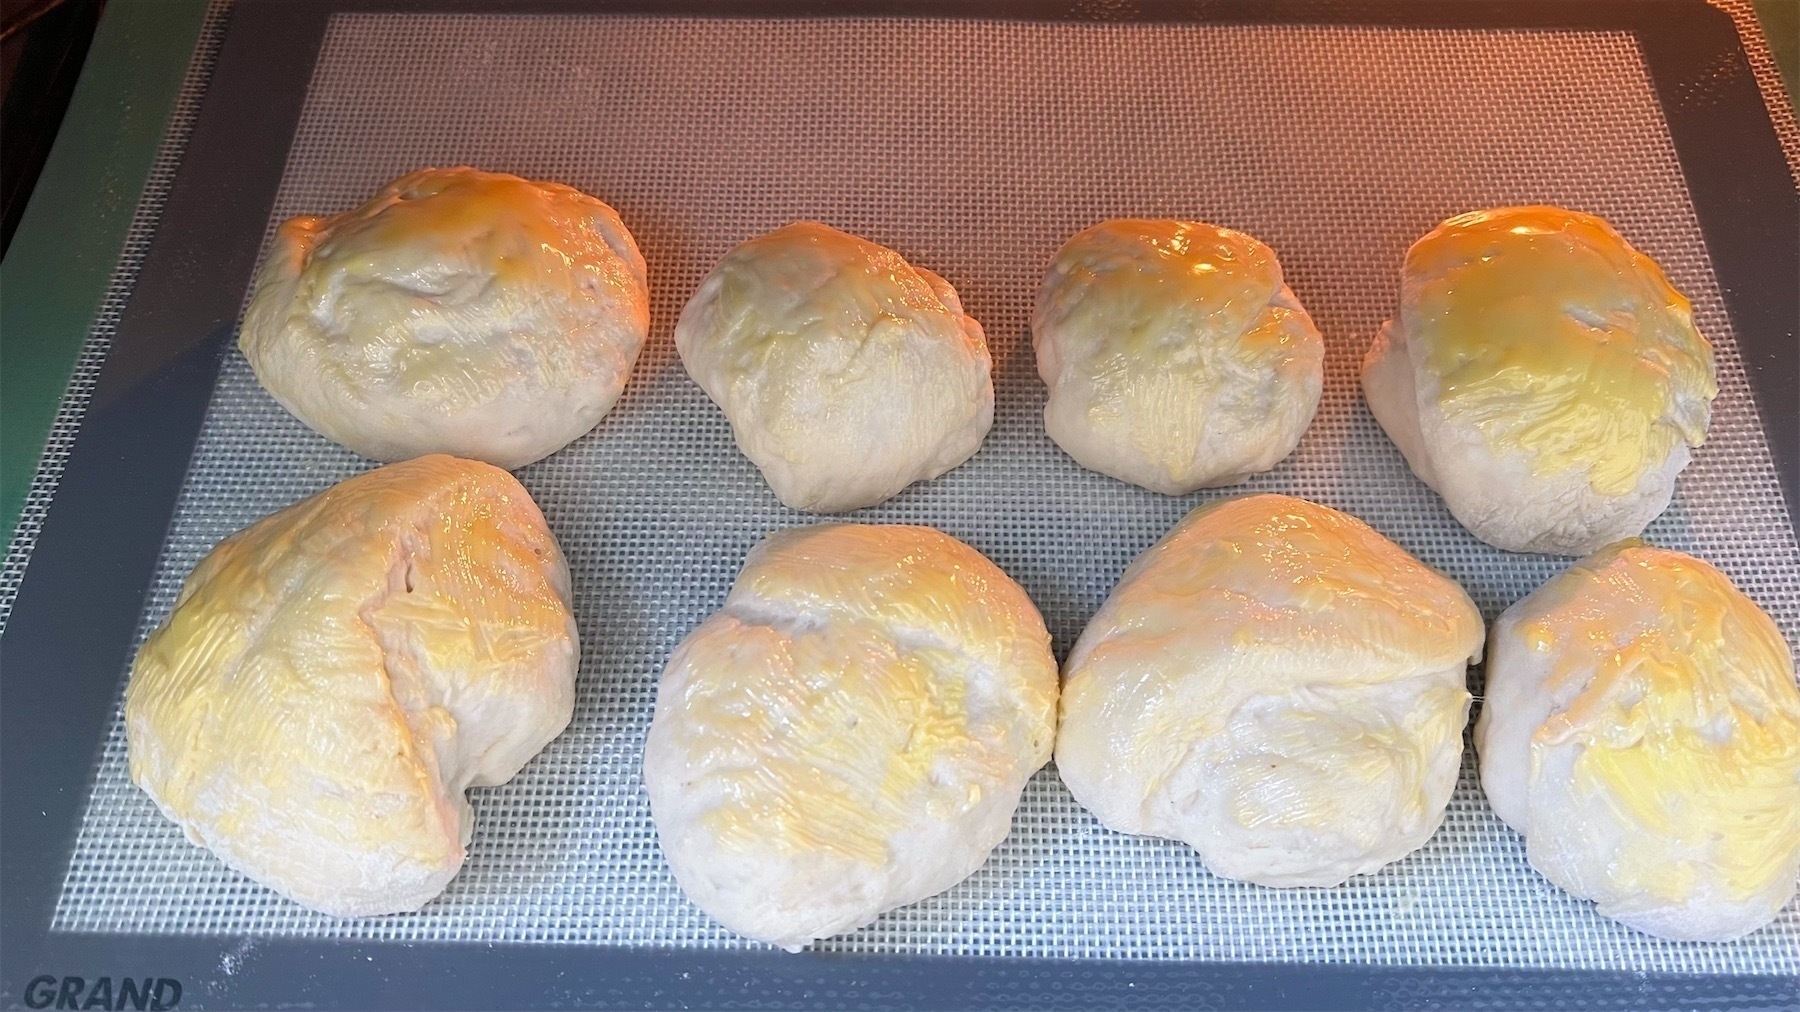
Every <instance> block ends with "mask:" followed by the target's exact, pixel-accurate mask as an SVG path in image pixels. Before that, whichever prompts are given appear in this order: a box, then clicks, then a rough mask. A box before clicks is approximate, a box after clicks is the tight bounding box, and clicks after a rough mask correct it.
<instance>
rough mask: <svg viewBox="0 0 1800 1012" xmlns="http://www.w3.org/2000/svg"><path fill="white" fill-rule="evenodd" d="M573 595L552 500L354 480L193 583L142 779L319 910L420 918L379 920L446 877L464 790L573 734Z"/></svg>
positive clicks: (159, 696) (453, 861)
mask: <svg viewBox="0 0 1800 1012" xmlns="http://www.w3.org/2000/svg"><path fill="white" fill-rule="evenodd" d="M568 594H569V587H568V575H567V571H566V569H565V568H564V566H563V562H562V557H561V553H560V552H559V551H558V549H557V547H556V544H555V542H554V540H553V539H552V538H551V536H550V533H549V531H548V530H547V529H546V528H545V526H544V522H543V519H542V517H541V515H540V514H539V513H538V510H537V507H536V505H535V504H533V503H532V501H531V499H530V497H529V496H528V495H527V494H526V493H525V490H524V489H523V488H522V487H521V486H519V484H518V483H517V482H516V481H515V480H513V479H512V477H511V476H510V475H508V474H506V473H505V472H503V471H500V470H499V469H497V468H493V467H489V466H488V465H485V464H479V463H475V462H472V461H462V460H455V459H453V458H449V457H442V456H438V457H424V458H419V459H417V460H412V461H408V462H406V463H404V464H396V465H392V466H389V467H386V468H382V469H380V470H377V471H373V472H370V473H367V474H364V475H361V476H359V477H356V478H352V479H350V480H348V481H345V482H342V483H340V484H338V485H336V486H334V487H332V488H330V489H327V490H326V491H324V492H321V493H319V494H318V495H316V496H313V497H312V498H310V499H306V500H304V501H302V502H300V503H297V504H295V505H293V506H290V507H288V508H287V509H285V510H282V511H280V512H278V513H275V514H273V515H271V516H269V517H266V518H264V519H263V520H261V521H258V522H257V523H256V524H253V525H252V526H250V527H248V528H245V529H244V530H243V531H240V532H238V533H237V534H234V535H232V536H231V537H230V538H228V539H226V540H225V541H224V542H222V543H221V544H220V545H219V546H218V547H217V548H215V549H214V550H213V551H212V552H211V553H209V554H208V555H207V556H206V558H205V559H204V560H203V561H202V562H201V563H200V565H199V566H197V567H196V568H195V569H194V572H193V573H192V574H191V575H190V576H189V577H188V579H187V581H186V582H185V583H184V584H183V587H182V591H181V595H180V598H179V599H178V601H177V603H176V605H175V609H174V611H173V613H172V614H171V615H170V616H169V618H168V620H167V621H166V622H164V623H163V624H162V625H160V626H159V627H157V629H156V630H155V631H154V632H153V633H151V635H150V637H149V638H148V639H147V640H146V641H145V643H144V645H143V648H142V649H141V650H140V651H139V652H138V655H137V658H136V661H135V662H134V664H133V667H132V674H131V681H130V684H129V686H128V688H127V690H126V697H125V719H126V731H127V740H128V743H129V745H130V770H131V776H132V779H133V781H134V782H136V783H137V784H139V785H140V786H142V787H143V788H144V789H145V790H146V791H147V792H149V794H150V795H151V796H152V797H153V798H155V800H156V802H157V804H158V805H159V806H160V807H161V808H162V810H163V811H164V812H165V813H166V814H167V815H169V816H170V817H171V818H173V819H174V820H176V821H177V822H179V823H180V824H181V825H182V826H183V827H184V828H185V829H187V831H188V833H189V835H190V836H191V837H193V838H194V839H196V841H197V842H200V843H202V844H204V845H206V846H208V847H210V848H212V849H213V850H215V851H216V852H218V853H219V854H220V856H221V857H224V858H225V859H226V860H227V861H228V862H229V863H231V864H233V865H234V866H236V867H239V868H240V869H241V870H244V871H245V872H247V873H248V874H250V875H252V876H253V877H255V878H257V879H259V880H262V881H264V882H267V883H268V884H271V885H273V886H275V887H276V888H278V889H281V890H282V891H284V892H287V893H289V894H290V895H292V896H294V897H295V898H296V899H299V900H300V901H301V902H303V903H307V904H308V905H310V906H314V907H317V908H319V909H323V910H326V911H328V912H334V913H342V914H353V915H354V914H367V913H377V912H391V909H402V908H408V909H410V908H411V907H416V906H417V905H418V903H421V902H423V901H424V899H428V898H429V894H428V895H425V896H408V895H402V896H401V902H402V903H403V906H400V907H392V908H391V909H376V908H377V907H380V906H381V898H382V896H383V895H384V889H386V888H388V886H389V885H391V884H393V883H398V886H397V888H400V889H402V890H404V889H405V888H408V887H413V886H418V885H419V882H418V881H416V880H418V879H420V878H421V877H423V878H431V877H432V876H434V875H436V874H438V873H440V872H441V875H442V879H443V880H447V879H448V877H449V874H451V873H453V872H454V870H455V868H456V866H457V865H459V864H460V863H461V860H462V848H463V845H464V842H465V840H466V839H467V837H466V832H467V829H468V827H467V825H466V824H465V822H464V820H465V818H466V812H465V805H464V802H463V798H462V792H463V790H464V789H465V788H467V787H468V786H470V785H472V784H473V785H483V784H492V783H499V782H503V781H504V780H506V779H508V778H510V777H511V776H512V775H513V773H514V772H516V770H517V768H518V766H519V765H521V764H523V762H524V761H525V760H527V759H529V758H530V756H531V755H533V754H535V753H536V752H537V750H538V749H539V748H541V747H542V746H543V744H544V743H545V742H546V741H548V740H549V738H551V737H553V736H554V735H555V734H556V733H557V732H559V731H560V730H561V729H562V727H563V725H565V724H566V723H567V722H568V719H569V712H570V707H571V705H572V700H573V673H574V664H575V655H576V643H575V630H574V621H573V618H572V616H571V613H570V611H569V605H568ZM346 869H356V870H357V871H358V872H359V873H360V876H361V877H359V875H357V874H347V873H346ZM384 876H389V877H390V878H391V879H392V882H391V883H390V882H384V881H383V877H384ZM334 879H335V880H334ZM441 887H442V882H441V881H439V882H438V883H437V886H436V888H441ZM431 892H435V889H431ZM405 903H410V906H405V905H404V904H405Z"/></svg>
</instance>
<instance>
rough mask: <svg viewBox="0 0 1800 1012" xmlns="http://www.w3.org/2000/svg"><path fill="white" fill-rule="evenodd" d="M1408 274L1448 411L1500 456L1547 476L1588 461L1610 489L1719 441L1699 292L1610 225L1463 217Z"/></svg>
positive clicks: (1584, 219)
mask: <svg viewBox="0 0 1800 1012" xmlns="http://www.w3.org/2000/svg"><path fill="white" fill-rule="evenodd" d="M1405 278H1406V281H1405V285H1404V292H1403V295H1402V309H1401V325H1402V326H1403V327H1404V329H1405V332H1406V336H1407V340H1408V342H1409V343H1410V344H1412V345H1414V346H1415V347H1416V350H1415V352H1414V355H1415V361H1422V363H1423V364H1424V366H1425V367H1426V369H1427V370H1428V371H1429V372H1430V373H1431V374H1433V375H1435V376H1436V377H1438V380H1439V392H1438V403H1439V407H1440V408H1441V410H1442V411H1443V413H1444V415H1445V417H1446V418H1448V419H1451V420H1453V421H1459V422H1464V423H1467V424H1470V425H1473V426H1474V427H1475V428H1476V429H1477V430H1479V431H1480V432H1481V434H1482V436H1483V438H1484V439H1486V441H1487V443H1488V445H1489V447H1490V449H1492V450H1493V451H1494V452H1495V453H1496V454H1498V455H1504V454H1506V453H1508V452H1513V451H1520V452H1523V453H1525V454H1526V455H1527V457H1528V459H1529V460H1530V465H1531V467H1532V469H1533V472H1534V473H1537V474H1556V473H1561V472H1566V471H1571V470H1578V469H1586V470H1587V472H1588V477H1589V482H1590V484H1591V485H1592V487H1593V488H1594V490H1595V491H1597V492H1600V493H1602V494H1606V495H1623V494H1625V493H1627V492H1630V491H1631V490H1632V489H1633V488H1634V487H1635V486H1636V485H1637V482H1638V480H1639V478H1640V477H1641V476H1642V475H1643V474H1645V473H1647V472H1650V471H1655V470H1657V469H1659V468H1660V467H1661V464H1662V461H1663V460H1664V459H1665V458H1666V457H1667V456H1668V454H1669V452H1670V450H1671V449H1673V447H1674V446H1675V445H1676V441H1677V440H1684V441H1685V442H1686V443H1687V444H1688V445H1689V446H1698V445H1700V443H1701V441H1702V440H1703V439H1704V438H1705V436H1706V427H1707V422H1708V419H1709V405H1710V402H1711V400H1712V398H1713V397H1714V396H1715V395H1716V394H1717V393H1718V386H1717V383H1716V380H1715V377H1714V370H1713V358H1712V348H1711V346H1710V345H1709V344H1708V343H1707V341H1706V339H1705V338H1704V337H1702V336H1701V335H1700V333H1699V332H1698V331H1697V330H1695V329H1694V325H1693V318H1692V312H1691V309H1690V307H1689V304H1688V300H1687V299H1686V298H1684V297H1683V296H1682V295H1681V293H1680V292H1677V291H1676V290H1675V289H1674V288H1673V287H1672V286H1671V285H1670V284H1669V282H1668V280H1667V279H1666V278H1665V277H1664V276H1663V272H1662V270H1661V269H1660V268H1659V267H1658V266H1657V265H1656V264H1655V263H1654V262H1653V261H1651V260H1650V258H1648V257H1646V256H1644V255H1643V254H1642V253H1639V252H1638V251H1637V250H1635V249H1633V248H1632V247H1631V246H1630V245H1629V244H1628V243H1627V242H1626V241H1625V240H1624V239H1623V238H1622V237H1621V236H1620V235H1619V234H1618V233H1617V232H1615V231H1614V230H1613V229H1612V227H1611V226H1609V225H1608V224H1607V223H1606V222H1604V221H1602V220H1601V219H1599V218H1596V217H1594V216H1592V215H1588V214H1582V213H1580V212H1577V211H1570V210H1565V209H1562V208H1557V207H1542V206H1536V207H1509V208H1499V209H1496V210H1489V211H1477V212H1474V213H1471V214H1465V215H1461V216H1459V217H1455V218H1452V219H1450V220H1449V221H1446V222H1444V223H1443V224H1442V225H1440V226H1438V228H1437V229H1436V230H1434V231H1432V232H1431V233H1430V234H1428V235H1426V236H1425V237H1424V238H1422V239H1420V240H1419V241H1418V242H1417V243H1415V244H1414V245H1413V247H1412V249H1411V250H1409V251H1408V253H1407V256H1406V269H1405ZM1421 355H1422V356H1423V358H1422V359H1420V358H1419V356H1421Z"/></svg>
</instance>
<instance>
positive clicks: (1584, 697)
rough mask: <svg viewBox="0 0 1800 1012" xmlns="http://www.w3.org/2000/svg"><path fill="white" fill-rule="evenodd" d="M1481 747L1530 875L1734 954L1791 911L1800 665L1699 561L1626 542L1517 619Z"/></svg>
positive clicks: (1510, 623) (1496, 674) (1496, 660)
mask: <svg viewBox="0 0 1800 1012" xmlns="http://www.w3.org/2000/svg"><path fill="white" fill-rule="evenodd" d="M1475 748H1476V751H1477V752H1478V754H1479V755H1480V758H1481V785H1482V787H1483V789H1484V790H1485V791H1486V792H1487V797H1488V801H1489V802H1490V803H1492V804H1493V806H1494V811H1495V813H1496V814H1498V815H1499V816H1500V817H1501V818H1502V819H1504V820H1506V823H1507V825H1509V826H1511V827H1513V828H1514V829H1516V830H1518V831H1519V832H1520V833H1521V834H1523V835H1524V837H1525V854H1526V857H1527V858H1528V859H1529V860H1530V861H1531V864H1532V867H1534V868H1536V869H1537V870H1538V871H1540V872H1542V873H1543V874H1544V877H1546V878H1548V879H1549V880H1550V881H1552V882H1554V883H1556V884H1557V885H1559V886H1561V887H1562V888H1564V889H1566V890H1568V891H1569V892H1572V893H1574V894H1575V895H1577V896H1580V897H1582V898H1583V899H1588V900H1593V901H1594V902H1595V903H1596V904H1597V905H1598V906H1599V910H1600V913H1602V914H1604V915H1605V916H1607V917H1611V918H1614V919H1615V920H1618V921H1621V922H1623V923H1625V924H1628V925H1630V926H1631V927H1634V928H1637V929H1638V930H1639V931H1646V932H1649V933H1650V934H1653V935H1660V936H1662V937H1664V938H1675V939H1682V940H1687V941H1725V940H1728V939H1731V938H1736V937H1738V936H1740V935H1743V934H1746V933H1748V932H1751V931H1754V930H1756V929H1757V928H1760V927H1762V926H1763V925H1765V924H1767V923H1769V922H1770V921H1771V920H1773V919H1774V918H1775V915H1776V913H1777V912H1778V911H1779V910H1780V909H1781V908H1782V906H1783V905H1784V904H1786V903H1788V902H1789V901H1790V900H1792V899H1793V897H1794V885H1795V879H1796V877H1797V876H1800V689H1797V688H1796V687H1795V684H1794V657H1793V654H1792V652H1791V651H1790V650H1789V648H1788V644H1787V642H1786V641H1785V640H1783V639H1782V636H1781V632H1780V630H1778V629H1777V628H1776V627H1775V623H1774V622H1773V621H1772V620H1771V619H1770V618H1769V616H1768V615H1767V614H1765V613H1764V612H1763V610H1762V609H1761V608H1758V607H1757V606H1756V603H1755V602H1753V601H1751V600H1750V599H1749V598H1748V597H1746V596H1745V595H1744V594H1743V592H1742V591H1740V590H1738V589H1737V588H1736V587H1734V586H1733V585H1732V583H1731V581H1730V580H1729V579H1727V578H1726V576H1725V575H1724V574H1723V573H1721V572H1719V571H1718V570H1717V569H1714V568H1713V567H1712V566H1710V565H1707V564H1706V563H1705V562H1702V561H1701V560H1699V559H1696V558H1693V557H1692V556H1688V555H1683V554H1682V553H1680V552H1672V551H1668V550H1666V549H1660V548H1654V547H1652V546H1650V545H1646V544H1644V543H1643V542H1641V541H1638V540H1636V539H1631V540H1626V541H1621V542H1619V543H1617V544H1614V545H1611V546H1608V547H1607V548H1604V549H1602V550H1601V551H1599V552H1597V553H1595V554H1594V555H1592V556H1590V557H1588V558H1585V559H1582V560H1581V561H1580V562H1577V563H1576V564H1575V565H1573V566H1571V567H1570V568H1569V569H1568V570H1567V571H1566V572H1564V573H1563V574H1562V575H1561V576H1558V577H1556V578H1555V579H1553V580H1551V581H1550V582H1548V583H1546V584H1544V585H1543V586H1542V587H1539V588H1538V589H1537V590H1535V591H1532V592H1531V594H1529V595H1528V596H1526V597H1525V598H1524V599H1522V600H1520V601H1518V602H1517V603H1515V604H1514V605H1513V606H1512V607H1510V608H1508V609H1506V611H1505V612H1504V613H1502V614H1501V616H1500V619H1499V621H1497V622H1495V623H1494V633H1493V637H1492V639H1491V641H1490V644H1489V649H1488V663H1487V698H1486V702H1485V703H1484V704H1483V705H1482V710H1481V719H1480V720H1478V721H1477V722H1476V724H1475Z"/></svg>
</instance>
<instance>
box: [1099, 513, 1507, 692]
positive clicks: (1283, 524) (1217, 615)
mask: <svg viewBox="0 0 1800 1012" xmlns="http://www.w3.org/2000/svg"><path fill="white" fill-rule="evenodd" d="M1126 612H1129V613H1130V614H1131V615H1132V616H1133V620H1132V621H1131V622H1129V623H1126V624H1125V626H1124V628H1122V629H1119V630H1118V635H1111V636H1106V637H1105V638H1104V639H1100V640H1099V641H1097V642H1090V641H1088V640H1087V638H1086V637H1085V636H1084V637H1083V641H1082V642H1079V643H1077V644H1076V646H1075V649H1074V650H1073V651H1072V652H1071V653H1070V655H1069V664H1068V666H1069V668H1070V669H1071V670H1074V669H1076V668H1083V667H1087V666H1089V665H1090V664H1092V663H1095V662H1098V661H1099V660H1100V659H1101V657H1100V655H1101V654H1103V653H1104V654H1106V655H1108V656H1110V655H1112V654H1113V653H1114V652H1115V651H1121V650H1125V649H1127V648H1128V647H1139V646H1141V647H1147V648H1155V649H1158V650H1160V649H1163V648H1164V647H1166V646H1169V645H1170V644H1168V643H1166V642H1165V641H1164V640H1163V637H1165V636H1167V635H1170V634H1179V636H1180V646H1181V656H1182V658H1183V661H1184V665H1185V666H1191V668H1192V669H1193V670H1194V671H1197V672H1198V671H1205V672H1209V673H1210V675H1209V677H1211V678H1216V679H1218V681H1219V688H1222V689H1225V690H1227V691H1229V692H1231V693H1233V694H1236V693H1241V692H1248V691H1253V690H1254V691H1262V690H1266V689H1269V688H1279V687H1291V686H1297V685H1301V684H1305V683H1308V682H1312V681H1316V680H1318V679H1319V678H1320V677H1321V676H1324V677H1328V678H1331V679H1335V680H1339V681H1343V682H1363V681H1392V680H1398V679H1405V678H1410V677H1412V676H1414V675H1416V674H1418V673H1421V672H1426V671H1436V670H1439V669H1442V668H1444V667H1447V666H1450V665H1454V664H1456V663H1457V662H1458V661H1466V660H1468V659H1470V658H1471V657H1472V656H1474V655H1475V653H1476V652H1477V651H1478V650H1479V649H1480V647H1481V643H1482V640H1483V633H1484V631H1485V630H1484V629H1483V626H1482V622H1481V614H1480V612H1479V611H1478V610H1476V608H1475V606H1474V603H1473V602H1472V601H1470V600H1469V596H1468V594H1467V593H1465V592H1464V591H1463V589H1462V588H1461V587H1459V586H1458V585H1457V584H1456V583H1455V582H1454V581H1452V580H1450V579H1448V578H1447V577H1445V576H1444V575H1443V574H1441V573H1438V572H1437V571H1435V570H1433V569H1431V568H1430V567H1428V566H1426V565H1425V564H1424V563H1422V562H1420V561H1419V560H1417V559H1415V558H1413V557H1412V556H1411V555H1409V554H1407V552H1406V550H1405V549H1403V548H1401V547H1400V546H1399V545H1396V544H1394V543H1393V542H1392V541H1389V540H1388V539H1387V538H1385V537H1382V536H1381V535H1380V534H1379V533H1377V532H1376V531H1375V530H1374V529H1373V528H1371V527H1370V526H1369V525H1368V524H1365V523H1363V522H1362V521H1361V520H1358V519H1357V518H1355V517H1353V516H1351V515H1349V514H1348V513H1341V512H1339V511H1337V510H1334V509H1331V508H1330V507H1327V506H1321V505H1319V504H1318V503H1314V502H1308V501H1307V500H1305V499H1298V498H1294V497H1292V496H1284V495H1250V496H1241V497H1235V498H1230V499H1225V500H1221V501H1219V502H1217V503H1211V504H1208V505H1205V506H1202V507H1200V508H1198V509H1196V510H1194V511H1193V512H1192V513H1190V514H1188V516H1187V518H1186V519H1184V520H1183V521H1182V522H1181V523H1180V524H1178V525H1177V526H1176V527H1175V529H1174V530H1172V531H1170V532H1169V533H1168V534H1167V535H1165V536H1164V537H1163V539H1162V540H1161V541H1159V542H1157V543H1156V544H1155V545H1154V546H1152V547H1151V548H1150V550H1149V551H1147V552H1145V553H1144V554H1143V555H1141V556H1139V557H1138V558H1137V560H1136V561H1134V562H1133V563H1132V564H1131V566H1130V567H1129V568H1128V569H1126V571H1125V575H1124V576H1123V577H1122V578H1121V579H1120V581H1119V585H1118V587H1116V588H1115V589H1114V590H1113V593H1112V596H1110V597H1109V598H1108V599H1107V601H1106V604H1105V605H1104V606H1102V608H1101V610H1100V612H1099V613H1098V614H1096V615H1095V616H1094V623H1092V624H1091V627H1092V628H1095V629H1097V630H1109V629H1110V623H1108V622H1105V621H1102V620H1103V619H1106V618H1109V617H1110V616H1112V615H1118V614H1121V613H1126Z"/></svg>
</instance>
